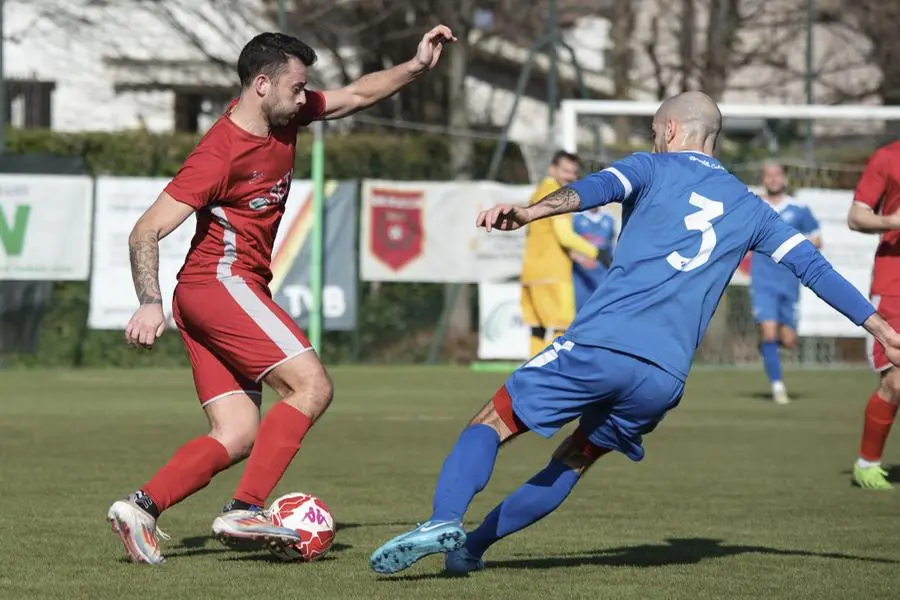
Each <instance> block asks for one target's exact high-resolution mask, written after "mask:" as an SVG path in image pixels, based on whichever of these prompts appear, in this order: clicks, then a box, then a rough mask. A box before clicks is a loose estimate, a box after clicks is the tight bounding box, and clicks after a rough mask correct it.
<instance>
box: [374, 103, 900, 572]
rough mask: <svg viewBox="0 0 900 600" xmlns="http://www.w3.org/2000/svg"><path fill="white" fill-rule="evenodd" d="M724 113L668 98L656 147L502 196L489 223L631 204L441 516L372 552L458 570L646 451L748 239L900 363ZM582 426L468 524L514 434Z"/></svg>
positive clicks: (451, 475) (656, 127) (457, 452)
mask: <svg viewBox="0 0 900 600" xmlns="http://www.w3.org/2000/svg"><path fill="white" fill-rule="evenodd" d="M721 123H722V117H721V114H720V112H719V109H718V107H717V106H716V104H715V102H713V101H712V100H711V99H710V98H709V97H708V96H706V95H705V94H702V93H700V92H685V93H683V94H680V95H678V96H675V97H674V98H670V99H669V100H667V101H665V102H664V103H663V104H662V106H661V107H660V108H659V110H658V111H657V113H656V115H655V117H654V120H653V131H654V138H655V139H654V143H653V150H654V153H653V154H647V153H638V154H633V155H631V156H629V157H627V158H625V159H622V160H619V161H616V162H614V163H613V164H612V165H611V166H610V167H608V168H606V169H604V170H603V171H600V172H597V173H593V174H591V175H589V176H587V177H586V178H584V179H581V180H580V181H577V182H575V183H573V184H571V185H568V186H565V187H562V188H560V189H559V190H557V191H555V192H553V193H551V194H549V195H547V196H546V197H545V198H544V199H543V200H541V201H540V202H537V203H536V204H533V205H531V206H528V207H525V206H512V205H500V206H496V207H494V208H492V209H490V210H487V211H484V212H482V213H481V214H479V216H478V218H477V220H476V225H477V226H479V227H484V228H485V229H487V230H488V231H491V229H500V230H514V229H518V228H520V227H522V226H524V225H526V224H527V223H530V222H532V221H534V220H536V219H542V218H546V217H549V216H551V215H556V214H563V213H567V212H575V211H580V210H586V209H589V208H591V207H594V206H601V205H604V204H607V203H610V202H621V203H622V222H623V225H622V233H621V234H620V235H619V241H618V245H617V246H616V256H615V258H614V259H613V263H612V266H611V268H610V270H609V273H608V274H607V276H606V278H605V279H604V281H603V283H602V284H601V286H600V289H598V290H597V292H596V293H595V294H594V295H593V296H591V298H590V300H588V302H587V304H586V305H585V306H584V307H583V308H582V310H581V311H580V312H579V313H578V315H577V316H576V317H575V321H574V322H573V323H572V325H571V327H569V329H568V330H567V331H566V334H565V335H563V336H560V337H558V338H556V340H555V341H554V342H553V343H552V345H551V346H549V347H548V348H547V349H546V350H545V351H544V352H542V353H541V354H538V355H537V356H535V357H534V358H533V359H531V361H529V362H528V363H526V364H525V365H523V366H522V367H520V368H519V369H517V370H516V371H515V372H514V373H513V374H512V375H510V377H509V378H508V379H507V381H506V383H505V385H503V386H502V387H501V388H500V389H499V390H498V391H497V393H496V394H495V395H494V397H493V398H492V400H491V401H490V402H488V404H487V405H486V406H485V407H484V408H483V409H482V410H481V411H480V412H479V413H478V414H477V415H476V416H475V418H474V419H473V420H472V421H471V423H470V425H469V426H468V427H466V428H465V429H464V430H463V432H462V433H461V434H460V436H459V438H458V439H457V441H456V444H455V446H454V447H453V450H452V451H451V452H450V454H449V455H448V456H447V458H446V459H445V461H444V464H443V467H442V469H441V472H440V475H439V476H438V480H437V485H436V487H435V491H434V503H433V506H432V514H431V517H430V518H429V520H428V521H426V522H425V523H423V524H421V525H420V526H419V527H417V528H415V529H414V530H412V531H410V532H407V533H404V534H402V535H400V536H397V537H395V538H394V539H392V540H390V541H388V542H387V543H385V544H384V545H383V546H381V547H380V548H378V549H377V550H376V551H375V552H374V553H373V554H372V556H371V557H370V559H369V564H370V565H371V567H372V568H373V569H374V570H375V571H377V572H379V573H394V572H397V571H400V570H403V569H405V568H407V567H409V566H410V565H412V564H413V563H414V562H416V561H417V560H419V559H420V558H422V557H423V556H427V555H429V554H434V553H438V552H446V553H448V555H447V557H446V562H445V567H446V569H447V570H448V571H451V572H454V573H466V572H469V571H474V570H477V569H480V568H482V567H483V566H484V563H483V561H482V555H483V554H484V552H485V551H486V550H487V549H488V548H489V547H490V546H491V545H492V544H494V543H495V542H497V541H498V540H500V539H501V538H503V537H505V536H508V535H510V534H512V533H514V532H516V531H518V530H520V529H522V528H524V527H527V526H529V525H530V524H532V523H534V522H536V521H537V520H539V519H541V518H542V517H544V516H545V515H547V514H548V513H550V512H551V511H553V510H555V509H556V508H557V507H558V506H559V505H560V504H562V502H563V500H565V498H566V497H567V496H568V494H569V492H570V491H571V490H572V488H573V487H574V486H575V484H576V483H577V482H578V479H579V478H580V477H581V476H582V475H583V474H584V473H585V471H586V470H587V469H588V468H589V467H590V466H591V465H592V464H593V463H594V461H595V460H596V459H597V458H598V457H600V456H603V455H604V454H606V453H608V452H610V451H613V450H616V451H619V452H622V453H623V454H625V455H626V456H628V457H629V458H630V459H632V460H635V461H637V460H641V459H642V458H643V456H644V448H643V445H642V436H643V435H645V434H647V433H649V432H650V431H653V429H654V428H655V427H656V426H657V425H658V424H659V422H660V421H661V420H662V418H663V416H664V415H665V414H666V412H667V411H669V410H670V409H672V408H674V407H675V406H676V405H677V404H678V403H679V401H680V400H681V395H682V393H683V391H684V382H685V379H686V378H687V374H688V371H689V370H690V368H691V363H692V361H693V358H694V353H695V352H696V349H697V346H698V344H699V343H700V340H701V339H702V338H703V335H704V333H705V331H706V328H707V326H708V325H709V321H710V319H711V317H712V315H713V312H714V311H715V309H716V306H717V305H718V303H719V300H720V298H721V296H722V294H723V292H724V291H725V288H726V286H727V285H728V282H729V280H730V279H731V276H732V275H733V274H734V271H735V270H736V269H737V267H738V263H739V262H740V261H741V259H742V258H743V256H744V255H745V254H746V253H747V252H748V251H749V250H756V251H757V252H762V253H764V254H767V255H769V256H771V257H772V258H773V259H774V260H775V261H776V262H781V263H782V264H785V265H787V267H788V268H789V269H791V271H792V272H793V273H794V274H795V275H796V276H797V277H799V278H800V279H801V280H802V281H803V283H804V284H805V285H807V286H809V287H810V288H812V289H813V290H814V291H815V292H816V293H817V294H818V295H819V296H820V297H821V298H823V299H824V300H825V301H826V302H827V303H828V304H830V305H831V306H833V307H835V308H836V309H837V310H838V311H840V312H841V313H843V314H844V315H845V316H846V317H847V318H849V319H850V320H851V321H853V322H854V323H856V324H858V325H860V324H863V325H864V326H865V328H866V330H868V331H869V332H871V333H872V335H873V336H874V337H876V338H877V339H879V340H882V343H883V344H884V346H885V349H886V352H887V353H888V357H889V359H890V361H891V362H892V363H894V364H898V363H900V335H898V334H897V333H896V332H895V331H894V330H893V329H892V328H891V327H890V325H888V324H887V322H885V321H884V319H882V318H881V317H880V316H879V315H878V314H877V313H876V312H875V309H874V308H873V307H872V305H871V304H870V303H869V301H868V300H866V298H864V297H863V296H862V295H861V294H860V293H859V292H858V291H857V290H856V288H854V287H853V286H852V285H851V284H850V283H848V282H847V281H846V280H845V279H844V278H843V277H841V276H840V275H838V273H837V272H835V271H834V269H833V268H832V267H831V265H830V264H829V263H828V261H826V260H825V259H824V258H823V257H822V255H821V254H819V252H818V251H817V250H816V248H815V247H814V246H813V245H812V244H811V243H810V242H809V241H808V240H806V238H805V237H804V236H803V234H800V233H798V232H797V230H796V229H794V228H793V227H791V226H790V225H788V224H787V223H785V222H784V221H783V220H782V219H780V218H779V216H778V214H777V213H776V212H775V211H774V210H772V208H771V207H770V206H769V205H768V204H766V203H765V202H763V201H762V200H761V199H760V198H759V197H758V196H756V195H754V194H752V193H751V192H750V191H749V190H748V189H747V186H746V185H745V184H743V183H741V182H740V181H739V180H738V179H737V178H736V177H734V176H733V175H731V174H730V173H729V172H728V171H727V170H726V169H725V168H724V167H723V166H722V165H721V164H720V163H719V162H718V161H717V160H716V159H715V158H713V156H712V154H713V149H714V147H715V142H716V138H717V137H718V134H719V130H720V128H721ZM578 418H580V421H579V426H578V428H577V429H576V430H575V432H574V433H573V434H572V435H571V436H569V437H568V438H567V439H566V440H564V441H563V442H562V444H561V445H560V446H559V447H558V448H557V450H556V452H555V453H554V454H553V457H552V459H551V460H550V462H549V464H547V466H546V467H544V469H542V470H541V471H540V472H538V473H537V474H536V475H535V476H534V477H532V478H531V479H530V480H529V481H528V482H526V483H525V484H524V485H523V486H522V487H520V488H519V489H518V490H516V491H515V492H513V493H512V494H511V495H510V496H508V497H507V498H506V499H505V500H504V501H503V502H502V503H501V504H500V505H498V506H497V507H496V508H494V510H492V511H491V512H490V513H489V514H488V515H487V516H486V517H485V519H484V521H483V522H482V523H481V525H480V526H479V527H478V528H476V529H475V530H473V531H471V532H469V533H468V534H467V533H466V531H465V530H464V529H463V528H462V518H463V515H464V514H465V512H466V510H467V509H468V507H469V503H470V502H471V500H472V498H473V497H474V496H475V495H476V494H477V493H478V492H479V491H481V490H482V489H483V488H484V487H485V485H487V483H488V480H489V479H490V477H491V473H492V471H493V469H494V462H495V460H496V457H497V452H498V450H499V448H500V446H501V444H504V443H505V442H508V441H509V440H511V439H513V438H514V437H516V436H517V435H520V434H521V433H523V432H525V431H527V430H532V431H534V432H536V433H537V434H538V435H541V436H544V437H550V436H552V435H553V434H554V433H556V432H557V431H558V430H559V429H560V428H561V427H563V426H564V425H565V424H566V423H568V422H570V421H572V420H574V419H578Z"/></svg>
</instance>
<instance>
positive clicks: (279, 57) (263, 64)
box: [237, 31, 317, 88]
mask: <svg viewBox="0 0 900 600" xmlns="http://www.w3.org/2000/svg"><path fill="white" fill-rule="evenodd" d="M291 57H294V58H296V59H297V60H299V61H300V62H302V63H303V64H304V65H306V66H307V67H311V66H312V65H313V64H314V63H315V62H316V58H317V57H316V51H315V50H313V49H312V48H310V47H309V46H308V45H306V44H304V43H303V42H301V41H300V40H298V39H297V38H295V37H294V36H292V35H286V34H284V33H273V32H268V31H267V32H265V33H260V34H259V35H257V36H256V37H254V38H253V39H252V40H250V41H249V42H247V44H246V45H245V46H244V49H243V50H241V55H240V56H239V57H238V63H237V71H238V77H240V79H241V86H242V87H245V88H246V87H249V86H250V84H251V83H253V80H254V79H256V76H257V75H259V74H265V75H268V76H269V77H270V78H272V79H275V78H276V77H277V76H278V73H279V72H280V71H281V69H283V68H284V66H285V65H286V64H287V62H288V60H290V59H291Z"/></svg>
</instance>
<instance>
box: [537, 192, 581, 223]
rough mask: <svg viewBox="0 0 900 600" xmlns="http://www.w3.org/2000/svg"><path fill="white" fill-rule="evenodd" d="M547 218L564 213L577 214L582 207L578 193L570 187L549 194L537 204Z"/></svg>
mask: <svg viewBox="0 0 900 600" xmlns="http://www.w3.org/2000/svg"><path fill="white" fill-rule="evenodd" d="M536 206H539V207H540V208H541V209H542V210H541V212H544V213H546V216H552V215H561V214H563V213H569V212H575V211H576V210H578V207H579V206H581V198H580V197H579V196H578V192H576V191H575V190H573V189H572V188H570V187H569V186H563V187H561V188H559V189H558V190H556V191H555V192H552V193H550V194H547V195H546V196H545V197H544V199H543V200H541V201H540V202H538V203H537V205H536Z"/></svg>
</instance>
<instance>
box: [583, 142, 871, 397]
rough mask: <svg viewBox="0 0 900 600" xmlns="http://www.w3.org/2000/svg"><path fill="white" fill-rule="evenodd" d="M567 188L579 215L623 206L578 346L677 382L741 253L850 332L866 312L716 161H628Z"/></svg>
mask: <svg viewBox="0 0 900 600" xmlns="http://www.w3.org/2000/svg"><path fill="white" fill-rule="evenodd" d="M570 187H571V188H573V189H574V190H575V191H576V192H577V193H578V195H579V197H580V198H581V206H580V210H586V209H588V208H591V207H594V206H599V205H603V204H606V203H609V202H614V201H619V202H622V232H621V233H620V235H619V239H618V243H617V245H616V254H615V258H614V259H613V262H612V265H611V267H610V269H609V272H608V273H607V275H606V278H605V279H604V281H603V283H602V284H601V286H600V288H599V289H598V290H597V293H595V294H594V295H593V296H591V298H590V299H589V300H588V302H587V304H586V305H585V306H584V307H583V308H582V310H581V311H580V312H579V313H578V314H577V316H576V317H575V320H574V322H573V323H572V325H571V326H570V327H569V329H568V333H567V337H568V338H569V339H571V340H572V341H573V342H574V343H575V344H577V345H584V346H596V347H603V348H609V349H612V350H616V351H619V352H624V353H628V354H632V355H635V356H637V357H640V358H642V359H644V360H647V361H650V362H652V363H655V364H656V365H658V366H660V367H662V368H663V369H665V370H666V371H668V372H670V373H672V374H673V375H676V376H677V377H680V378H682V379H684V378H686V377H687V374H688V372H689V370H690V367H691V363H692V362H693V357H694V353H695V352H696V349H697V346H698V345H699V344H700V341H701V340H702V338H703V335H704V333H705V332H706V328H707V326H708V325H709V322H710V319H711V318H712V316H713V313H714V312H715V310H716V307H717V305H718V303H719V300H720V298H721V296H722V294H723V293H724V291H725V288H726V286H727V285H728V282H729V281H730V279H731V276H732V275H733V274H734V271H735V270H736V269H737V267H738V264H739V263H740V261H741V258H742V257H743V256H744V255H745V254H746V253H747V252H748V251H750V250H754V251H756V252H759V253H762V254H765V255H767V256H771V257H772V259H773V260H774V261H775V262H776V263H777V262H783V263H784V264H787V265H788V266H789V268H790V269H791V271H792V272H794V273H795V274H796V276H799V277H802V280H803V283H804V284H806V285H808V286H809V287H810V288H812V289H813V290H814V291H815V292H816V293H817V294H819V295H820V296H822V297H823V298H824V299H825V300H826V302H830V303H831V304H832V305H833V306H836V307H837V308H838V309H839V310H840V311H841V312H842V313H843V314H845V315H846V316H847V317H848V318H850V319H851V320H852V321H853V322H854V323H856V324H861V323H862V322H863V321H864V320H865V319H866V318H868V316H869V315H871V314H872V312H874V309H873V308H872V306H871V305H870V304H869V303H868V301H866V300H865V298H863V297H862V295H861V294H859V293H858V292H856V291H855V290H854V289H853V288H852V286H850V285H849V284H848V283H846V281H845V280H843V278H840V277H839V276H838V275H837V274H836V273H834V271H833V269H832V268H831V265H830V264H829V263H828V262H827V261H825V259H824V258H823V257H822V256H821V255H820V254H819V253H818V252H817V251H816V250H815V248H814V247H813V245H812V244H811V243H809V242H808V241H806V238H805V237H804V236H803V234H802V233H799V232H798V231H797V230H796V229H794V228H793V227H792V226H790V225H788V224H787V223H786V222H785V221H784V220H782V219H781V218H780V217H779V216H778V213H776V212H775V211H774V210H773V209H772V207H771V206H769V205H768V204H766V203H765V202H764V201H763V200H762V199H761V198H760V197H759V196H757V195H755V194H753V193H752V192H750V191H749V190H748V189H747V186H746V185H745V184H743V183H741V181H740V180H739V179H737V178H736V177H735V176H734V175H732V174H731V173H729V172H728V171H727V170H726V169H725V167H723V166H722V165H721V163H719V161H717V160H716V159H715V158H712V157H710V156H707V155H705V154H702V153H697V152H675V153H660V154H648V153H637V154H633V155H631V156H629V157H626V158H624V159H622V160H619V161H616V162H615V163H613V164H612V165H611V166H610V167H609V168H607V169H604V170H603V171H599V172H597V173H592V174H591V175H588V176H587V177H585V178H584V179H581V180H579V181H577V182H575V183H573V184H572V185H571V186H570ZM848 286H849V287H848ZM835 290H839V291H835ZM829 294H836V296H835V297H834V298H831V297H830V296H829Z"/></svg>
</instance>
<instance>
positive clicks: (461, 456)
mask: <svg viewBox="0 0 900 600" xmlns="http://www.w3.org/2000/svg"><path fill="white" fill-rule="evenodd" d="M499 448H500V436H499V435H497V432H496V431H494V430H493V428H491V427H488V426H487V425H470V426H469V427H466V428H465V429H464V430H463V432H462V433H461V434H460V435H459V439H457V440H456V445H455V446H453V450H451V451H450V454H448V455H447V458H446V459H445V460H444V466H443V467H442V468H441V474H440V475H438V481H437V486H435V488H434V504H433V511H434V512H433V513H432V514H431V520H432V521H461V520H462V517H463V515H464V514H465V513H466V509H468V508H469V503H470V502H472V498H474V497H475V494H477V493H478V492H480V491H481V490H483V489H484V486H486V485H487V482H488V480H489V479H490V478H491V473H492V472H493V470H494V462H495V461H496V460H497V450H498V449H499Z"/></svg>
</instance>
